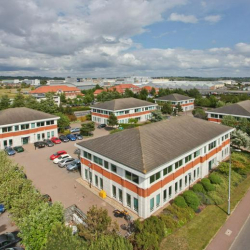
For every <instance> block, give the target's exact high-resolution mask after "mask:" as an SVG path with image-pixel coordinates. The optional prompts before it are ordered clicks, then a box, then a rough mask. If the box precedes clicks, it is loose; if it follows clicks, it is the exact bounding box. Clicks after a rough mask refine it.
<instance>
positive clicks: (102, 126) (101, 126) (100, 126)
mask: <svg viewBox="0 0 250 250" xmlns="http://www.w3.org/2000/svg"><path fill="white" fill-rule="evenodd" d="M105 127H107V125H106V124H99V125H98V126H97V128H105Z"/></svg>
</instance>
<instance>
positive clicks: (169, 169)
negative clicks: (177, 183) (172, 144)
mask: <svg viewBox="0 0 250 250" xmlns="http://www.w3.org/2000/svg"><path fill="white" fill-rule="evenodd" d="M172 169H173V168H172V165H171V166H169V167H166V168H165V169H164V170H163V175H166V174H169V173H171V172H172Z"/></svg>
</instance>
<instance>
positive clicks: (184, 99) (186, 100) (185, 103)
mask: <svg viewBox="0 0 250 250" xmlns="http://www.w3.org/2000/svg"><path fill="white" fill-rule="evenodd" d="M194 100H195V99H194V98H192V97H189V96H185V95H180V94H171V95H167V96H162V97H159V98H156V99H154V101H155V102H156V103H164V102H170V103H171V104H172V106H173V107H175V106H176V105H178V103H179V104H180V105H181V107H182V109H183V111H189V110H193V109H194Z"/></svg>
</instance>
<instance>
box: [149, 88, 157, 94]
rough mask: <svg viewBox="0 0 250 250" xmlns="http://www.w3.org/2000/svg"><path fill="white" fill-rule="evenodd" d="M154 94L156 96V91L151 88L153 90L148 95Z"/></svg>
mask: <svg viewBox="0 0 250 250" xmlns="http://www.w3.org/2000/svg"><path fill="white" fill-rule="evenodd" d="M155 94H156V91H155V88H154V87H153V88H152V89H151V90H150V95H152V96H155Z"/></svg>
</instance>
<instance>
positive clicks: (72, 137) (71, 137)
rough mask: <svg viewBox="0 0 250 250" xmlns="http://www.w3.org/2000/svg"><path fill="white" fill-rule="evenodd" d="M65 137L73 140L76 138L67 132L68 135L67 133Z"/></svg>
mask: <svg viewBox="0 0 250 250" xmlns="http://www.w3.org/2000/svg"><path fill="white" fill-rule="evenodd" d="M67 138H68V139H69V140H70V141H75V140H76V137H75V136H74V135H73V134H68V135H67Z"/></svg>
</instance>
